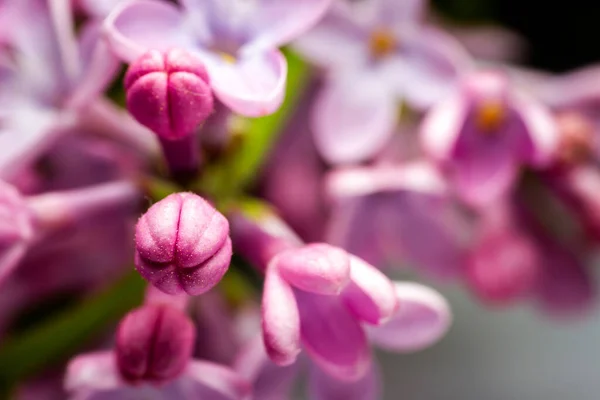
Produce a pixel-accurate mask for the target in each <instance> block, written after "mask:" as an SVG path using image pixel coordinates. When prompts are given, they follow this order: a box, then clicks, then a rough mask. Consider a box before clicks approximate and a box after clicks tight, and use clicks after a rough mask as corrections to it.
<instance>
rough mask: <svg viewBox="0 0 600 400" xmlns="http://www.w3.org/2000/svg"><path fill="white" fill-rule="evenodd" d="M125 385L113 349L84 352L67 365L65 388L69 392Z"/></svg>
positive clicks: (106, 388) (99, 389)
mask: <svg viewBox="0 0 600 400" xmlns="http://www.w3.org/2000/svg"><path fill="white" fill-rule="evenodd" d="M123 385H124V384H123V383H122V380H121V377H120V375H119V372H118V370H117V362H116V358H115V355H114V353H113V352H112V351H100V352H96V353H88V354H84V355H81V356H78V357H75V358H74V359H73V360H71V362H69V365H68V366H67V373H66V376H65V389H66V390H67V391H69V392H87V391H102V390H111V389H117V388H119V387H120V386H123Z"/></svg>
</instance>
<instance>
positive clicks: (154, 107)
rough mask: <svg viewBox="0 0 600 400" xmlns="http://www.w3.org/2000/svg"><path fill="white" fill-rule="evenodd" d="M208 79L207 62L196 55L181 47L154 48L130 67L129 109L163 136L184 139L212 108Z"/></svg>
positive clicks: (128, 81) (127, 76)
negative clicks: (160, 49)
mask: <svg viewBox="0 0 600 400" xmlns="http://www.w3.org/2000/svg"><path fill="white" fill-rule="evenodd" d="M208 82H209V78H208V74H207V73H206V70H205V68H204V65H203V64H202V62H201V61H200V60H199V59H198V58H197V57H195V56H194V55H193V54H191V53H188V52H187V51H185V50H181V49H172V50H169V51H167V52H164V53H163V52H161V51H158V50H151V51H149V52H147V53H145V54H144V55H142V56H141V57H140V58H138V59H137V60H136V61H135V62H133V63H132V64H131V65H130V66H129V69H128V70H127V74H126V75H125V89H126V90H127V108H128V110H129V112H130V113H131V114H132V115H133V116H134V117H135V119H137V120H138V122H140V123H141V124H142V125H144V126H146V127H148V128H150V129H151V130H152V131H153V132H155V133H156V134H157V135H158V136H159V137H160V138H161V139H166V140H177V139H182V138H185V137H187V136H189V135H190V134H192V133H193V132H194V131H195V130H196V128H197V127H198V126H199V125H200V124H202V123H203V122H204V121H205V120H206V118H207V117H208V116H209V115H210V114H211V113H212V111H213V96H212V92H211V89H210V86H209V84H208Z"/></svg>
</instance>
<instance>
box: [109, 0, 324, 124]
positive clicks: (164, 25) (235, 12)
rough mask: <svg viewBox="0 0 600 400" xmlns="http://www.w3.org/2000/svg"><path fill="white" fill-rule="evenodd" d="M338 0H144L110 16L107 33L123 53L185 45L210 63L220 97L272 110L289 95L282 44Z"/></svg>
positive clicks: (247, 111) (254, 110)
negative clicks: (178, 0) (176, 0)
mask: <svg viewBox="0 0 600 400" xmlns="http://www.w3.org/2000/svg"><path fill="white" fill-rule="evenodd" d="M330 3H331V0H302V1H298V2H289V1H274V0H260V1H256V2H241V1H239V0H227V1H222V0H209V1H198V0H185V1H183V2H182V6H181V7H177V6H175V5H173V4H171V3H169V2H166V1H158V0H140V1H131V2H127V3H124V4H123V5H122V6H119V7H117V8H116V9H115V10H114V11H113V12H112V13H111V14H110V15H109V16H108V18H107V19H106V20H105V24H104V26H105V33H106V38H107V39H108V42H109V44H110V47H111V49H112V50H113V52H114V53H115V54H117V55H118V56H119V57H120V58H121V59H122V60H124V61H127V62H132V61H134V60H135V59H136V58H137V57H139V56H141V55H142V54H143V53H144V52H146V51H147V50H150V49H156V50H163V51H164V50H168V49H170V48H172V47H179V48H183V49H186V50H188V51H190V52H193V53H194V54H196V55H197V56H198V57H200V59H201V60H202V62H204V64H205V66H206V69H207V71H208V74H209V76H210V81H211V87H212V88H213V90H214V92H215V95H216V96H217V98H218V99H219V100H220V101H221V102H223V103H224V104H225V105H227V106H228V107H230V108H231V109H232V110H233V111H235V112H238V113H240V114H243V115H248V116H260V115H266V114H271V113H273V112H274V111H275V110H276V109H277V108H279V106H280V105H281V102H282V101H283V95H284V89H285V82H286V75H287V62H286V60H285V58H284V57H283V55H282V54H281V52H280V51H279V50H278V49H277V47H279V46H282V45H285V44H287V43H289V42H290V41H291V40H293V39H295V38H296V37H298V36H300V35H301V34H303V33H304V32H305V31H307V30H308V29H309V28H310V27H311V26H312V25H314V24H315V23H316V22H317V21H318V20H319V18H320V17H321V16H322V15H323V14H324V12H325V11H326V10H327V8H328V7H329V5H330Z"/></svg>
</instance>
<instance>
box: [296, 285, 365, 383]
mask: <svg viewBox="0 0 600 400" xmlns="http://www.w3.org/2000/svg"><path fill="white" fill-rule="evenodd" d="M296 296H297V298H298V299H297V301H298V307H299V309H300V319H301V330H302V344H303V345H304V348H305V349H306V351H307V352H308V353H309V355H310V356H311V358H312V360H313V361H315V362H316V363H317V364H318V365H319V366H320V367H321V368H323V369H324V370H325V371H327V372H328V373H330V374H332V375H334V376H336V377H338V378H339V379H343V380H355V379H358V378H360V377H361V376H363V375H364V374H365V373H366V372H367V369H368V368H369V365H370V363H371V354H370V349H369V345H368V342H367V338H366V335H365V332H364V330H363V328H362V326H361V325H360V324H359V322H358V321H357V320H356V319H355V318H354V317H353V316H352V315H351V314H350V312H349V311H347V310H346V308H345V307H344V305H343V304H342V303H341V301H340V299H339V298H337V297H336V296H323V295H318V294H313V293H306V292H302V291H300V290H297V291H296Z"/></svg>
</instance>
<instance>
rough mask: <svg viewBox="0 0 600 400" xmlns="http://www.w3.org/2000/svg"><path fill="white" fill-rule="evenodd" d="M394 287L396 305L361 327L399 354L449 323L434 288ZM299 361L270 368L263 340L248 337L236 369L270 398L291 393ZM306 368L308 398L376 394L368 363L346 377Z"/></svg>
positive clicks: (370, 398) (369, 399) (360, 399)
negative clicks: (381, 320)
mask: <svg viewBox="0 0 600 400" xmlns="http://www.w3.org/2000/svg"><path fill="white" fill-rule="evenodd" d="M394 288H395V293H396V296H397V298H398V301H399V307H398V308H397V310H396V311H395V312H394V313H393V315H392V316H391V318H389V319H388V320H387V321H386V322H384V323H383V324H381V325H377V326H373V325H370V324H364V325H363V327H364V329H365V330H366V332H367V333H368V338H369V341H370V342H371V343H372V344H374V345H376V346H379V347H381V348H383V349H385V350H388V351H393V352H400V353H406V352H412V351H417V350H421V349H424V348H426V347H429V346H431V345H433V344H434V343H436V342H437V341H439V340H440V339H441V338H442V337H443V336H444V334H445V333H446V332H447V330H448V328H449V327H450V323H451V314H450V310H449V307H448V303H447V302H446V300H445V299H444V298H443V297H442V296H441V295H440V294H439V293H437V292H435V291H434V290H432V289H430V288H427V287H425V286H422V285H419V284H415V283H409V282H395V283H394ZM304 361H306V360H304V359H299V360H298V362H297V363H295V364H294V365H291V366H288V367H285V368H279V369H275V368H274V365H273V363H272V362H271V361H270V360H269V356H268V355H267V350H266V349H265V348H264V343H262V342H260V341H251V342H249V343H248V345H247V346H246V347H245V348H244V349H243V350H242V352H241V353H240V354H239V356H238V358H237V360H236V362H235V369H236V370H237V371H239V373H240V374H242V375H243V376H244V377H246V378H247V379H248V380H249V381H250V382H252V384H253V388H254V393H255V396H256V398H260V399H263V398H264V399H273V400H274V399H282V398H289V397H290V394H291V388H292V386H293V382H294V380H296V379H297V377H298V372H299V371H298V368H297V367H299V366H301V367H304V366H305V364H306V363H305V362H304ZM313 361H314V359H313ZM293 367H296V368H293ZM308 372H309V373H308V392H309V398H311V399H323V400H326V399H338V398H339V399H342V398H343V399H351V400H354V399H356V400H376V399H379V398H380V395H381V387H380V386H381V378H380V376H379V368H377V365H375V364H373V365H368V366H367V369H366V371H365V372H364V373H363V374H362V376H360V377H358V378H357V379H354V380H350V381H349V380H347V379H340V378H339V376H337V375H332V374H330V373H329V370H328V369H323V368H322V365H321V364H320V363H318V362H311V363H309V370H308Z"/></svg>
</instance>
